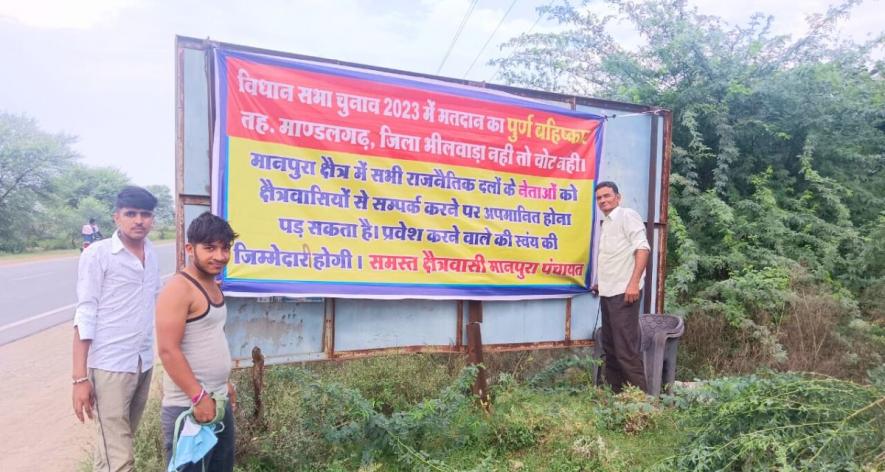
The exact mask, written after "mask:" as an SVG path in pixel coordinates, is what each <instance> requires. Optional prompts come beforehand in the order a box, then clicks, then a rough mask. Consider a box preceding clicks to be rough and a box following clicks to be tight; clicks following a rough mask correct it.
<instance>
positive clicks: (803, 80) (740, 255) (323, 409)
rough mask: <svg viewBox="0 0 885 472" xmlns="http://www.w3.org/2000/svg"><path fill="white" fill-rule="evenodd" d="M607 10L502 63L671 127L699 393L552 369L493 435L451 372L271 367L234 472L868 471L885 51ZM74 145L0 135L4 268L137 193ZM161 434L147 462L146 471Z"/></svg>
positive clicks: (673, 248) (616, 5)
mask: <svg viewBox="0 0 885 472" xmlns="http://www.w3.org/2000/svg"><path fill="white" fill-rule="evenodd" d="M601 3H603V4H605V5H607V7H608V8H607V9H606V11H607V12H609V13H610V14H609V13H607V14H605V15H602V14H596V13H593V12H594V11H601V10H600V9H599V8H597V6H598V5H599V4H600V3H598V2H594V3H592V4H590V5H589V6H588V5H587V4H578V5H573V4H571V3H554V4H552V5H551V6H548V7H544V8H542V9H541V10H542V14H543V15H546V16H547V17H550V18H553V19H555V20H557V21H558V22H559V23H560V26H561V27H562V28H561V29H560V30H559V31H558V32H554V33H528V34H523V35H521V36H519V37H517V38H514V39H512V40H510V41H509V42H507V43H506V44H505V45H504V47H503V55H502V58H501V59H498V60H496V61H495V62H496V63H497V65H498V66H499V77H500V78H501V79H502V80H503V81H505V82H507V83H509V84H513V85H517V86H523V87H530V88H536V89H541V90H551V91H556V92H561V93H573V94H578V95H588V96H595V97H600V98H607V99H613V100H621V101H629V102H636V103H643V104H653V105H656V106H660V107H663V108H667V109H670V110H672V112H673V133H672V137H673V148H672V173H671V186H670V189H669V190H670V213H669V225H668V231H669V236H668V255H667V256H668V259H667V260H668V268H667V298H666V299H667V306H666V311H668V312H670V313H675V314H679V315H682V316H684V317H685V319H686V326H687V329H686V336H685V337H684V339H683V340H682V344H681V345H680V354H679V355H680V364H679V371H678V376H679V377H680V378H681V379H683V380H691V379H694V378H700V379H705V380H709V382H707V384H706V386H705V387H702V388H701V389H700V390H697V389H695V390H690V391H685V392H681V393H679V392H677V395H675V396H674V397H672V398H669V399H665V400H664V401H663V402H659V401H650V400H646V399H644V398H643V397H642V396H641V395H635V392H634V393H633V394H632V395H633V396H631V394H628V395H627V396H625V397H622V398H616V397H614V396H612V395H610V394H609V393H607V392H605V391H602V390H598V389H596V388H594V387H592V386H589V385H587V382H586V379H584V380H580V379H582V378H583V377H582V376H584V375H586V368H585V367H586V366H585V363H586V362H589V361H586V360H585V358H584V357H580V356H578V357H575V358H569V357H566V358H565V360H568V359H572V360H571V361H569V362H573V363H574V365H571V366H570V367H569V368H573V369H575V370H572V371H570V372H571V374H568V375H567V374H565V371H563V372H562V373H559V374H557V375H560V374H561V375H562V376H566V377H569V376H571V377H574V378H571V380H563V379H560V378H559V377H557V375H553V376H549V375H548V376H547V377H546V378H548V379H553V380H551V381H552V382H553V385H549V384H548V385H542V384H532V382H531V377H530V376H528V375H527V374H526V373H525V372H523V373H520V371H519V369H518V368H504V367H502V368H501V369H499V370H495V369H492V368H490V372H491V373H492V374H493V389H494V391H495V401H494V406H493V408H492V412H491V413H489V414H485V413H483V412H482V410H481V409H477V408H476V407H475V403H474V402H473V399H472V398H470V397H469V395H464V386H465V382H467V380H465V378H469V374H470V371H469V370H467V371H461V370H460V369H456V368H454V367H453V365H454V364H457V362H455V361H452V360H446V361H434V362H431V361H430V360H427V359H431V358H429V357H425V356H416V357H410V358H409V359H410V360H409V361H405V360H402V361H388V364H384V363H383V362H382V361H380V360H379V361H366V362H359V363H353V364H343V365H341V366H336V367H334V368H333V367H331V366H316V367H314V368H313V369H312V370H313V372H311V371H304V370H301V369H298V368H292V367H288V368H274V369H270V370H269V373H268V378H267V390H266V392H265V394H266V397H265V399H266V401H267V402H268V408H267V417H266V418H265V420H262V421H267V423H266V426H268V428H267V429H262V427H263V426H264V424H262V423H261V422H257V423H256V422H255V421H252V420H249V419H248V418H246V417H245V416H244V417H242V420H241V421H242V422H241V424H242V430H241V432H242V434H241V436H240V443H239V446H240V458H241V462H240V463H241V464H242V466H241V467H242V468H243V469H244V470H290V469H291V470H354V469H355V468H359V467H362V468H363V469H364V470H419V469H422V470H450V469H464V470H523V469H524V470H636V469H642V468H654V467H657V468H659V470H815V469H817V470H882V468H883V457H885V456H883V449H885V448H883V442H882V441H883V439H882V431H883V429H885V428H883V425H882V390H881V382H880V381H881V379H882V375H883V368H882V364H883V356H885V243H883V240H885V81H883V70H885V62H883V59H882V57H883V49H885V47H883V45H885V35H883V34H880V35H878V36H875V37H870V38H869V39H867V40H866V41H864V42H861V43H857V42H851V41H847V40H845V39H844V38H840V37H839V36H837V31H838V29H837V26H838V24H839V20H840V19H842V18H844V17H846V16H847V15H849V14H850V12H851V10H852V7H853V6H854V5H856V4H857V3H858V1H855V0H849V1H846V2H845V3H843V4H840V5H836V6H834V7H831V8H829V9H828V10H827V11H825V12H821V13H820V14H816V15H811V16H810V17H809V18H808V22H809V30H808V32H807V33H806V34H804V35H803V36H801V37H798V38H792V37H785V36H778V35H775V34H773V33H772V32H771V24H772V21H773V19H772V18H770V17H766V16H764V15H755V16H753V17H751V19H750V20H749V21H748V22H746V23H745V24H740V25H731V24H728V23H726V22H724V21H723V20H722V19H720V18H717V17H713V16H707V15H702V14H700V13H698V12H697V11H696V10H695V9H693V8H691V7H689V6H688V5H687V3H686V2H685V1H684V0H665V1H636V2H632V1H620V0H607V1H604V2H601ZM615 23H618V24H620V25H621V26H622V27H624V26H625V25H626V26H630V27H632V28H633V30H635V32H636V34H637V35H638V38H639V39H640V40H641V42H640V45H639V46H637V47H635V48H627V47H625V46H624V45H623V44H621V43H619V42H618V41H617V40H616V38H614V37H613V36H611V35H610V34H609V32H608V31H609V30H608V29H607V27H608V26H610V25H613V24H615ZM613 119H631V117H620V118H613ZM632 119H637V118H632ZM70 139H71V138H69V137H65V136H55V135H49V134H46V133H44V132H42V131H40V130H39V128H38V127H37V124H36V123H35V122H34V121H33V120H30V119H28V118H26V117H20V116H12V115H8V114H2V115H0V250H2V251H7V252H19V251H23V250H26V249H32V248H35V247H39V248H54V247H63V246H65V245H66V244H70V242H71V241H72V240H76V235H77V232H78V228H79V226H80V225H81V224H82V222H83V221H84V220H85V219H86V218H88V217H89V216H93V215H94V216H95V217H97V218H99V219H100V222H101V223H102V226H103V227H104V228H109V227H110V222H109V220H108V219H107V218H108V216H109V214H110V212H109V206H108V205H109V204H108V202H109V201H112V197H111V196H112V195H113V194H114V193H115V192H116V190H117V189H118V188H119V186H120V185H122V184H123V183H124V182H125V181H126V180H127V179H126V178H125V176H123V175H122V174H120V173H119V172H117V171H114V170H112V169H90V168H87V167H85V166H82V165H80V164H77V163H76V156H74V153H73V152H72V151H71V150H70V147H69V146H70V143H71V141H70ZM165 193H168V189H166V192H165ZM169 208H170V210H171V205H169ZM164 218H171V213H170V214H169V215H167V216H164ZM564 354H566V356H568V355H570V354H569V353H564ZM372 362H379V363H380V364H378V365H373V364H372ZM550 362H552V364H551V365H550V366H548V367H550V368H553V370H554V371H556V366H561V364H559V363H557V362H564V361H562V360H561V361H554V360H552V359H551V360H550ZM582 366H584V367H582ZM511 367H514V366H511ZM327 369H328V371H327ZM373 369H375V370H373ZM410 369H412V370H410ZM541 369H543V366H539V371H543V370H541ZM566 370H567V369H566ZM797 371H802V372H814V373H816V374H805V375H799V374H790V373H784V372H797ZM459 372H461V374H459ZM759 372H766V373H764V374H759V376H756V377H754V376H752V375H753V374H754V373H759ZM524 374H525V375H524ZM459 375H460V376H459ZM725 375H737V377H734V378H720V377H722V376H725ZM465 376H466V377H465ZM717 378H719V379H718V380H710V379H717ZM837 378H838V379H839V380H837ZM456 379H460V380H456ZM877 379H879V380H878V381H877ZM244 381H245V379H244ZM563 382H564V383H563ZM877 382H878V383H877ZM245 383H247V384H248V382H247V381H246V382H245ZM557 385H558V386H557ZM877 385H879V386H878V387H877ZM379 389H380V390H379ZM247 390H248V389H247ZM692 392H695V393H692ZM697 392H700V393H697ZM244 396H245V397H246V401H245V402H244V410H246V409H248V405H249V403H248V394H247V395H244ZM154 408H156V405H154ZM241 414H245V413H241ZM155 417H156V414H155V412H153V413H149V414H147V415H146V418H148V419H149V420H148V421H151V420H150V419H151V418H155ZM256 421H257V420H256ZM626 425H632V426H629V428H628V427H627V426H626ZM155 426H156V425H150V424H149V425H147V427H146V428H144V429H143V431H142V432H141V433H139V434H140V436H139V448H140V449H139V451H140V455H139V458H140V459H139V460H140V461H142V462H140V464H148V463H149V462H150V461H157V460H159V459H158V456H157V451H158V449H157V448H156V446H157V444H156V441H157V440H158V439H157V438H158V436H157V434H156V433H157V431H156V428H155ZM627 429H632V431H627ZM674 448H675V449H674ZM672 450H675V451H680V452H678V453H677V455H676V456H675V457H670V458H669V459H668V457H669V456H670V455H671V451H672ZM145 461H147V462H145ZM151 464H153V465H150V466H149V465H145V467H144V470H151V469H152V468H156V467H158V465H157V464H158V463H157V462H153V463H151Z"/></svg>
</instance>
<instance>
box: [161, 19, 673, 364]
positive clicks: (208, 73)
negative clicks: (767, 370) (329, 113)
mask: <svg viewBox="0 0 885 472" xmlns="http://www.w3.org/2000/svg"><path fill="white" fill-rule="evenodd" d="M215 48H224V49H227V50H234V51H242V52H249V53H257V54H267V55H273V56H279V57H284V58H291V59H297V60H307V61H314V62H320V63H327V64H333V65H339V66H347V67H355V68H361V69H365V70H369V71H376V72H383V73H393V74H399V75H404V76H411V77H420V78H424V79H432V80H438V81H443V82H449V83H454V84H458V85H466V86H472V87H480V88H487V89H492V90H496V91H500V92H506V93H510V94H513V95H518V96H523V97H528V98H532V99H536V100H544V101H548V102H552V103H555V104H558V105H561V106H567V107H568V108H569V109H571V110H575V109H577V108H578V107H585V108H592V109H600V110H606V111H609V112H613V113H611V115H610V116H611V118H616V117H617V114H642V115H646V116H648V117H649V118H650V133H649V134H648V143H649V146H648V148H649V155H648V164H649V165H648V179H647V186H648V188H647V196H648V201H647V202H646V209H647V211H646V215H644V217H645V219H646V232H647V236H648V240H649V243H650V244H651V246H652V258H653V260H652V261H651V263H650V264H649V270H647V271H646V276H645V287H646V290H645V293H646V294H645V295H644V296H643V301H642V303H643V309H642V312H643V313H662V312H663V309H664V279H665V272H666V253H667V209H668V201H667V198H668V193H669V192H668V189H669V180H670V159H671V153H670V147H671V127H672V113H671V112H670V111H669V110H666V109H662V108H658V107H653V106H646V105H637V104H632V103H622V102H615V101H610V100H602V99H596V98H590V97H582V96H576V95H566V94H559V93H553V92H544V91H538V90H530V89H524V88H518V87H512V86H507V85H499V84H490V83H485V82H473V81H468V80H461V79H454V78H450V77H441V76H436V75H431V74H423V73H417V72H409V71H403V70H396V69H391V68H384V67H376V66H370V65H365V64H358V63H353V62H346V61H339V60H334V59H327V58H320V57H313V56H306V55H300V54H293V53H287V52H281V51H273V50H268V49H261V48H255V47H248V46H242V45H237V44H231V43H224V42H218V41H213V40H209V39H198V38H191V37H185V36H176V39H175V134H176V139H175V194H176V202H175V204H176V213H175V226H176V265H177V267H178V268H179V269H180V268H182V267H184V263H185V254H184V243H185V241H184V235H185V226H186V224H187V221H188V216H191V217H192V216H195V215H194V214H193V211H194V210H195V209H197V208H201V207H205V208H206V209H207V210H208V209H209V208H210V197H209V195H210V194H211V192H210V189H209V188H208V185H209V184H208V182H206V186H205V188H199V187H197V188H194V187H193V185H189V184H188V182H189V181H188V180H187V178H188V175H187V174H188V172H189V171H188V170H187V169H188V168H189V166H193V165H198V167H199V166H202V165H205V168H206V169H207V170H208V173H209V175H211V174H212V172H213V170H212V169H211V168H210V166H211V164H210V163H211V159H210V156H211V151H212V146H214V143H212V138H211V137H212V136H213V129H212V127H213V124H214V123H215V120H214V113H215V110H216V109H215V104H214V103H213V100H214V99H213V97H214V90H213V87H214V83H215V81H214V73H215V71H214V70H213V61H212V60H211V53H212V51H213V50H214V49H215ZM194 54H197V55H199V54H202V55H203V58H204V60H203V63H202V71H194V70H192V69H193V67H194V66H193V61H189V60H186V55H191V56H193V55H194ZM188 68H189V69H188ZM186 69H188V71H187V72H186ZM187 74H189V75H188V76H189V77H195V76H197V75H199V74H203V78H205V88H200V87H198V88H199V93H192V94H191V95H189V96H188V97H186V91H188V90H190V89H191V88H192V87H190V88H189V86H190V85H192V84H190V83H187V84H186V75H187ZM204 94H205V95H204ZM192 98H194V99H196V101H197V102H198V103H197V104H196V105H193V104H190V103H189V102H188V101H187V99H192ZM204 107H205V110H202V108H204ZM195 113H196V115H195ZM201 113H206V116H205V117H201V119H191V118H193V117H194V116H199V115H200V114H201ZM202 118H205V119H202ZM202 121H205V123H200V122H202ZM191 122H195V123H197V124H198V125H200V124H205V125H206V126H205V128H204V127H203V126H197V127H194V126H191ZM194 135H195V136H196V137H195V138H194V139H190V137H191V136H194ZM204 138H205V139H206V140H207V141H206V142H205V143H203V142H202V141H203V139H204ZM193 141H197V143H196V144H197V147H198V148H199V149H198V150H197V151H193V152H192V151H191V150H190V145H191V143H192V142H193ZM203 144H207V146H205V151H206V153H205V156H203V155H202V154H203V150H204V149H203ZM194 153H197V154H198V155H199V158H200V159H202V158H203V157H205V161H204V162H203V163H200V161H198V160H196V161H195V160H194V159H190V160H189V159H187V155H193V154H194ZM201 168H202V167H201ZM189 211H190V212H191V214H190V215H188V212H189ZM650 287H653V288H654V290H653V291H650V290H649V288H650ZM252 300H254V303H253V304H256V303H263V304H265V305H267V306H269V307H270V306H271V305H274V306H276V305H275V304H285V303H299V302H303V303H319V302H320V300H301V301H299V300H295V299H289V300H286V299H283V298H281V297H273V299H269V300H268V299H252ZM338 300H341V299H334V298H325V299H321V302H322V304H323V305H322V334H321V344H322V346H321V349H318V350H315V352H309V353H300V354H295V355H290V354H285V353H283V354H280V355H271V356H269V357H268V361H267V363H268V364H274V363H288V362H302V361H313V360H333V359H351V358H359V357H366V356H372V355H381V354H391V353H417V352H434V353H468V354H469V353H471V352H473V351H475V350H476V349H479V350H480V353H481V351H482V350H485V351H487V352H488V351H492V352H496V351H497V352H500V351H515V350H529V349H550V348H569V347H589V346H592V345H593V344H594V342H593V340H592V336H591V337H590V338H588V337H586V336H584V337H575V336H573V335H572V334H573V333H572V329H573V313H572V312H573V298H566V299H562V300H564V303H565V306H564V312H565V313H564V320H563V321H564V326H563V333H564V336H563V337H562V339H561V340H552V341H549V340H548V341H527V342H505V343H490V344H482V343H481V341H479V345H478V346H477V345H476V341H478V340H479V337H480V335H479V326H481V323H482V320H483V303H489V302H479V301H466V300H465V301H461V300H459V301H455V303H454V306H453V307H452V308H453V310H454V314H453V315H454V316H453V321H454V323H455V326H454V332H453V336H452V337H451V342H449V343H448V344H438V343H437V344H414V345H397V346H389V347H375V348H365V349H336V346H335V344H336V343H335V340H336V328H339V325H338V323H337V320H336V301H338ZM343 300H347V299H343ZM395 302H396V301H389V303H395ZM272 309H273V308H268V309H267V310H268V312H269V311H270V310H272ZM317 316H318V315H317ZM597 317H598V314H597ZM472 331H476V332H475V333H471V332H472ZM465 338H466V339H465ZM480 356H481V354H480ZM251 362H252V360H251V356H248V355H245V353H242V352H241V355H239V356H237V355H235V356H234V363H235V367H245V366H248V365H251Z"/></svg>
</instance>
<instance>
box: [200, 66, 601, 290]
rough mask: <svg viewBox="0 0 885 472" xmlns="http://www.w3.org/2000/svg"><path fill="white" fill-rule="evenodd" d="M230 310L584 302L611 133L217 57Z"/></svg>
mask: <svg viewBox="0 0 885 472" xmlns="http://www.w3.org/2000/svg"><path fill="white" fill-rule="evenodd" d="M215 60H216V63H215V66H216V67H215V73H216V84H215V94H216V96H215V116H216V123H215V146H214V149H213V169H214V171H213V180H214V181H213V186H212V190H213V195H212V197H213V209H214V211H215V212H216V213H218V214H220V215H222V216H223V217H225V218H227V219H228V220H229V221H230V223H231V225H232V226H233V228H234V230H235V231H237V232H238V233H239V235H240V236H239V239H238V240H237V241H236V242H235V244H234V246H233V249H232V258H231V262H230V264H229V265H228V267H227V269H226V270H225V272H224V274H223V278H222V283H223V288H224V290H225V293H227V294H230V295H243V296H255V295H259V296H260V295H285V296H297V297H301V296H330V297H348V298H455V299H513V298H541V297H561V296H569V295H574V294H578V293H583V292H586V291H587V289H588V285H589V280H590V275H591V274H590V251H591V242H592V226H593V225H592V218H593V212H594V208H595V204H594V199H593V193H594V182H595V178H596V170H597V167H598V164H599V157H600V153H601V145H602V137H603V118H602V117H600V116H597V115H592V114H588V113H582V112H576V111H572V110H568V109H565V108H560V107H556V106H553V105H549V104H546V103H543V102H539V101H535V100H530V99H526V98H521V97H517V96H513V95H508V94H503V93H500V92H495V91H491V90H487V89H483V88H477V87H468V86H460V85H457V84H450V83H444V82H439V81H433V80H425V79H420V78H415V77H411V76H407V75H399V74H389V73H383V72H377V71H372V70H367V69H360V68H350V67H343V66H335V65H329V64H322V63H317V62H310V61H303V60H294V59H288V58H283V57H276V56H269V55H261V54H252V53H244V52H235V51H228V50H224V49H218V50H216V53H215Z"/></svg>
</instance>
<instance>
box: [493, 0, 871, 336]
mask: <svg viewBox="0 0 885 472" xmlns="http://www.w3.org/2000/svg"><path fill="white" fill-rule="evenodd" d="M858 3H859V2H858V1H855V0H848V1H846V2H845V3H843V4H841V5H837V6H834V7H831V8H830V9H828V10H827V11H826V12H823V13H820V14H814V15H810V16H809V17H808V18H807V21H808V31H807V33H805V34H804V35H802V36H801V37H798V38H793V37H790V36H784V35H775V34H773V33H772V23H773V20H774V19H773V18H772V17H771V16H766V15H763V14H755V15H753V16H752V17H751V18H750V20H749V21H748V22H747V23H746V24H740V25H732V24H728V23H726V22H725V21H723V20H722V19H721V18H718V17H715V16H709V15H704V14H701V13H700V12H699V11H698V10H697V9H696V8H692V7H690V6H689V5H688V2H687V1H686V0H665V1H626V0H607V1H604V2H592V3H589V2H584V3H581V4H579V5H573V4H571V3H568V2H564V3H561V4H558V5H553V6H548V7H543V8H541V13H542V14H544V15H546V16H547V17H548V18H550V19H554V20H556V21H558V22H559V23H560V26H561V30H560V31H558V32H555V33H535V34H524V35H522V36H519V37H517V38H514V39H513V40H511V41H509V42H508V43H505V45H504V46H503V49H504V51H505V53H506V55H505V57H503V58H501V59H497V60H496V61H495V62H496V63H497V64H498V65H499V66H500V68H501V69H500V70H501V76H502V77H504V78H505V80H507V81H508V82H509V83H511V84H514V85H520V86H528V87H534V88H540V89H544V90H550V91H556V92H561V93H573V94H580V95H591V96H598V97H602V98H607V99H613V100H621V101H629V102H638V103H644V104H650V105H655V106H660V107H664V108H668V109H670V110H672V112H673V130H672V138H673V147H672V175H671V188H670V211H669V217H670V226H669V231H670V235H669V236H670V237H669V247H668V297H667V301H668V310H671V311H682V312H691V311H692V310H703V311H706V312H708V313H718V314H720V315H722V316H724V317H726V318H727V319H728V320H729V322H730V323H732V324H733V325H735V326H744V327H749V328H753V329H756V328H758V326H756V325H758V324H760V323H763V322H766V320H767V321H768V322H773V323H775V324H776V323H777V320H778V318H779V316H780V314H781V313H782V311H783V307H784V306H785V303H787V302H788V301H789V296H790V294H791V287H790V286H791V281H792V279H794V278H795V277H796V274H800V277H805V275H801V274H810V275H811V276H812V277H813V278H814V279H815V280H817V281H818V282H819V283H820V284H821V286H822V287H824V290H827V291H830V292H831V293H833V296H835V297H838V298H842V299H846V298H847V299H854V298H856V297H858V296H860V295H859V294H865V295H864V296H865V297H867V298H873V297H879V298H881V297H882V296H883V295H885V294H882V293H881V290H882V287H885V284H883V283H882V282H883V280H885V271H883V265H882V249H881V248H882V247H883V246H882V242H881V241H882V240H881V238H880V237H877V236H876V235H879V236H881V231H882V224H883V223H882V221H883V219H885V81H883V75H882V74H883V70H885V63H883V61H882V60H881V59H878V60H877V59H876V58H877V57H878V58H881V57H882V52H883V49H885V48H883V46H885V34H881V35H879V36H877V37H874V38H871V39H869V40H867V41H865V42H862V43H855V42H851V41H846V40H843V39H840V38H839V36H838V34H837V26H838V24H839V22H840V21H841V20H843V19H845V18H846V17H847V16H848V15H849V14H850V13H851V10H852V8H853V7H855V6H856V5H857V4H858ZM616 24H617V25H618V27H619V28H624V27H625V26H629V27H631V28H632V30H633V31H634V32H635V33H636V35H637V36H638V37H639V38H640V41H639V44H638V45H637V46H635V47H627V46H625V45H623V44H621V43H619V42H618V41H617V40H616V38H615V37H614V36H613V34H612V32H611V31H612V30H613V28H612V27H613V25H616ZM862 306H863V304H862ZM877 323H879V324H881V323H883V320H881V319H880V320H878V321H877Z"/></svg>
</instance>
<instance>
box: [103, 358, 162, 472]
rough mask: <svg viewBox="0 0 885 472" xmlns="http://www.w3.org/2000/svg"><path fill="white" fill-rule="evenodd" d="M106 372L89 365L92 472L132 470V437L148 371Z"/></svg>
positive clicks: (145, 394)
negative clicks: (92, 404) (92, 397)
mask: <svg viewBox="0 0 885 472" xmlns="http://www.w3.org/2000/svg"><path fill="white" fill-rule="evenodd" d="M138 370H139V372H140V373H138V374H131V373H128V372H109V371H107V370H101V369H89V376H90V378H91V379H90V380H91V381H92V386H93V389H94V392H95V414H96V421H95V424H96V425H97V433H98V435H97V437H96V440H95V455H94V457H93V465H92V467H93V470H94V471H95V472H99V471H101V472H121V471H131V470H132V469H133V467H134V466H135V459H134V457H133V455H132V441H133V439H134V437H135V430H137V429H138V423H139V422H140V421H141V414H142V413H143V412H144V405H145V403H147V398H148V392H149V391H150V386H151V372H152V370H153V369H148V370H147V372H141V361H139V362H138Z"/></svg>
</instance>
